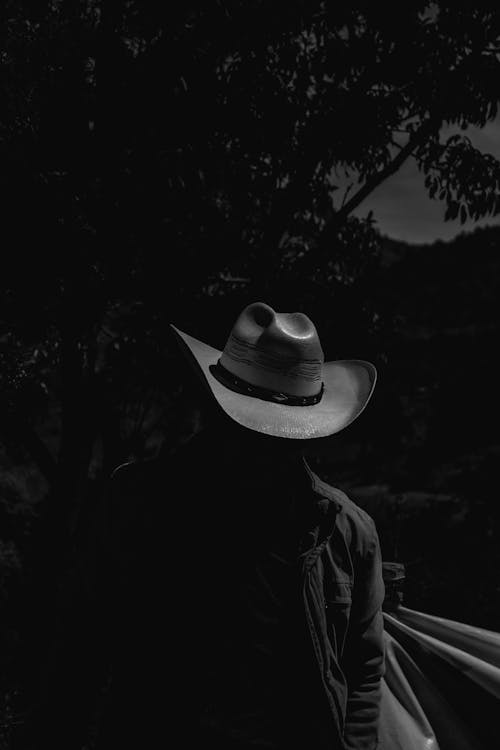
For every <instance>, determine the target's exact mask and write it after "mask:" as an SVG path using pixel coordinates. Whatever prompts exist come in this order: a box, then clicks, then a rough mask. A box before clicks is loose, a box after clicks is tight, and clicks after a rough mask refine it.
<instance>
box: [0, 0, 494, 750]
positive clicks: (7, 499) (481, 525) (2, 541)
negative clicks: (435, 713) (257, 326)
mask: <svg viewBox="0 0 500 750" xmlns="http://www.w3.org/2000/svg"><path fill="white" fill-rule="evenodd" d="M156 5H158V6H159V7H155V5H153V3H151V4H147V3H138V2H134V1H133V0H132V1H131V2H121V3H120V2H115V3H110V4H108V6H107V7H104V3H101V2H97V0H96V1H94V0H85V1H82V2H76V1H72V2H69V1H67V2H61V1H59V2H56V0H54V1H53V2H6V3H3V4H2V8H1V10H0V22H1V28H2V34H1V41H0V52H1V76H2V78H1V96H2V105H1V108H0V151H1V165H2V168H1V170H0V182H1V183H2V188H3V191H2V193H3V197H2V203H1V208H2V214H1V215H2V239H3V242H2V273H1V277H0V308H1V316H0V386H1V387H0V468H1V471H0V602H1V609H2V616H1V618H0V664H1V678H0V683H1V694H0V708H1V711H0V716H1V718H0V722H1V723H0V738H2V742H3V744H1V742H0V747H5V748H7V747H9V746H10V745H9V737H10V734H11V731H13V728H14V727H15V725H16V723H20V722H22V721H23V718H22V717H23V711H24V710H25V708H26V706H29V701H30V692H29V685H30V680H31V679H32V677H31V673H32V669H33V667H32V664H33V663H35V662H36V660H34V661H33V660H30V658H29V655H30V654H36V653H40V652H41V651H43V648H44V644H46V643H47V642H49V641H50V637H51V633H52V629H53V626H54V617H55V615H54V602H55V600H56V596H57V594H56V592H57V587H58V581H59V580H60V579H61V576H62V575H63V573H64V571H65V569H66V568H67V567H68V566H69V565H70V564H71V561H72V559H73V556H74V551H75V545H76V546H77V542H78V540H80V539H82V538H85V535H86V534H90V531H89V529H92V528H93V523H94V519H95V518H96V517H97V515H98V510H99V502H100V498H101V497H102V495H101V489H102V486H103V484H104V483H105V481H106V478H107V477H108V476H109V474H110V472H111V471H112V469H113V468H114V467H115V466H117V465H118V464H119V463H121V462H123V461H127V460H133V459H142V458H146V457H150V456H154V455H157V454H158V453H162V454H165V455H168V454H170V453H171V452H172V451H173V450H175V447H176V445H178V444H179V442H180V441H183V440H186V439H189V436H190V435H191V434H192V433H193V432H194V431H196V429H197V425H198V423H197V410H196V402H195V401H193V398H192V393H191V391H190V390H189V388H188V387H186V383H185V378H184V375H183V372H184V371H183V368H182V367H181V366H180V364H179V361H178V355H177V351H176V349H175V347H174V345H173V343H172V340H171V338H170V336H169V332H168V324H169V323H170V322H174V323H175V324H176V325H177V326H179V327H180V328H182V329H183V330H186V331H188V332H189V333H191V334H193V335H195V336H198V337H199V338H201V339H203V340H205V341H207V342H209V343H211V344H212V345H214V346H217V347H219V348H222V347H223V346H224V343H225V340H226V337H227V335H228V333H229V330H230V329H231V327H232V324H233V322H234V320H235V318H236V316H237V315H238V313H239V312H240V311H241V309H242V307H243V306H244V305H246V304H248V303H250V302H253V301H257V300H262V301H265V302H267V303H268V304H271V305H272V306H273V307H274V308H275V309H277V310H279V311H295V310H301V311H303V312H305V313H307V314H308V315H309V316H310V317H311V318H312V319H313V320H314V322H315V323H316V325H317V328H318V331H319V333H320V337H321V340H322V343H323V348H324V350H325V355H326V358H327V359H335V358H338V359H341V358H350V357H353V358H363V359H368V360H371V361H373V362H374V363H375V364H376V366H377V368H378V371H379V381H378V385H377V389H376V392H375V395H374V397H373V399H372V401H371V403H370V405H369V407H368V408H367V410H366V411H365V412H364V413H363V415H362V417H361V418H360V419H359V420H358V421H356V422H355V423H354V424H353V425H352V426H351V427H349V428H348V429H347V430H346V431H345V432H343V433H341V434H340V435H338V436H335V437H334V438H332V439H329V440H327V441H325V442H324V444H323V445H322V447H321V449H320V450H318V453H317V455H316V456H315V457H314V459H313V463H314V465H315V466H316V468H317V469H318V471H320V473H322V475H323V476H324V478H326V479H328V480H330V481H331V482H332V483H333V484H335V485H337V486H339V487H341V488H342V489H344V490H346V491H347V492H348V493H349V494H350V496H351V497H352V498H353V499H355V500H356V501H358V502H359V504H360V505H362V506H363V507H365V508H366V509H367V510H368V511H369V512H370V513H371V514H372V515H373V517H374V518H375V520H376V522H377V525H378V528H379V533H380V537H381V542H382V551H383V557H384V560H386V561H397V562H402V563H404V564H405V566H406V575H407V578H406V584H405V603H406V604H407V605H408V606H409V607H413V608H415V609H419V610H421V611H424V612H429V613H434V614H438V615H442V616H445V617H451V618H454V619H457V620H461V621H463V622H467V623H471V624H475V625H479V626H483V627H486V628H490V629H493V630H497V631H498V630H500V614H499V613H500V582H499V578H498V570H499V564H500V552H499V545H498V538H499V525H500V509H499V506H498V500H497V486H496V485H497V482H496V472H495V469H496V466H497V463H498V460H499V458H500V439H499V437H498V433H497V425H498V416H499V409H498V407H499V399H500V396H499V389H498V386H497V372H498V370H497V366H496V359H497V357H496V354H497V347H498V335H499V327H500V319H499V310H498V298H499V291H500V268H499V264H500V260H499V255H498V245H499V241H500V228H499V227H496V226H491V227H486V228H484V227H482V228H480V229H479V228H478V229H476V230H474V231H468V232H467V233H459V234H457V236H456V237H455V238H454V239H452V240H450V241H448V242H441V241H436V242H434V243H429V244H426V245H416V244H413V245H411V244H406V243H403V242H398V241H396V240H393V239H391V238H390V237H387V236H385V235H384V234H383V232H381V231H380V228H379V226H378V225H377V216H376V215H373V214H371V213H368V215H367V216H365V217H362V216H360V215H359V207H360V205H362V204H363V201H365V200H366V199H367V198H369V196H370V195H371V194H372V193H373V192H374V191H375V190H377V189H378V188H380V186H381V185H383V184H384V183H385V181H387V180H390V179H391V177H392V176H393V175H394V174H396V173H397V170H398V169H399V168H400V167H401V166H402V165H404V164H405V163H407V162H408V160H414V161H415V163H416V165H417V167H418V170H419V174H420V176H421V180H422V183H423V184H424V185H425V188H426V190H427V191H428V194H429V196H430V198H431V199H433V200H436V201H439V202H440V205H441V206H442V212H443V220H447V221H460V222H462V223H465V222H466V221H468V222H469V224H468V226H470V225H471V224H470V222H474V221H477V220H479V219H484V218H487V217H494V216H496V215H498V214H499V213H500V198H499V191H500V163H499V162H498V160H497V159H496V158H495V157H494V156H492V155H491V154H488V153H482V152H481V151H480V150H478V149H476V148H475V147H474V146H473V144H472V142H471V141H470V140H469V139H468V137H467V135H466V133H465V129H466V128H467V127H468V126H474V127H476V128H481V127H482V126H484V125H485V124H486V123H487V122H489V121H493V120H494V119H495V118H496V115H497V105H498V100H499V96H500V94H499V86H500V84H499V81H500V64H499V60H498V53H499V49H500V43H499V33H500V14H499V12H498V11H497V10H495V6H496V4H495V3H486V2H485V3H475V4H474V5H473V6H468V7H467V8H457V7H453V6H452V4H448V3H445V2H443V3H426V2H407V3H404V4H402V3H390V2H388V3H385V4H383V6H380V4H370V3H356V4H354V5H350V7H349V8H345V7H344V8H343V7H340V6H338V5H337V4H333V3H328V2H323V3H321V2H303V3H301V2H297V3H289V2H288V3H284V2H271V3H269V2H262V1H261V2H243V1H241V2H229V1H228V2H212V3H188V4H180V3H179V4H177V5H173V6H172V5H170V4H169V5H168V6H167V4H163V3H158V4H156ZM162 6H164V7H162ZM450 125H452V126H456V132H455V134H454V135H452V136H447V137H446V138H444V137H443V136H442V132H443V128H449V126H450ZM27 655H28V656H27Z"/></svg>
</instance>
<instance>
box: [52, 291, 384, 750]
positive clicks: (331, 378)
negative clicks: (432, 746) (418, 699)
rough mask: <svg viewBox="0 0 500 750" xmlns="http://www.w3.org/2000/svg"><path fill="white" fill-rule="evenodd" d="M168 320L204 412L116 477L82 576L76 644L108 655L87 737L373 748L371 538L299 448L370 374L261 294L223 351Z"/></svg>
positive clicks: (339, 424)
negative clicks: (106, 684)
mask: <svg viewBox="0 0 500 750" xmlns="http://www.w3.org/2000/svg"><path fill="white" fill-rule="evenodd" d="M172 328H173V331H174V336H175V338H176V340H177V341H178V343H179V345H180V347H181V350H182V356H183V357H185V361H186V362H188V363H189V364H191V365H192V367H193V371H194V373H195V375H196V376H197V378H198V380H199V383H200V385H201V386H202V388H203V389H204V393H205V398H206V404H205V408H204V410H203V411H204V414H205V422H206V423H207V422H208V424H206V427H205V429H203V430H201V432H200V433H199V434H198V435H197V436H196V437H194V438H193V439H192V440H191V441H189V442H188V443H187V444H185V445H184V446H183V447H182V448H181V449H180V450H179V451H178V452H177V453H176V454H175V455H174V456H170V457H169V459H168V460H167V461H165V460H162V459H158V460H155V461H151V462H145V463H141V464H129V465H125V466H123V467H121V468H119V469H118V470H116V471H115V472H114V475H113V477H112V481H111V495H110V502H109V505H107V506H106V507H107V508H108V509H109V525H108V528H109V534H108V535H107V534H104V535H103V541H102V545H101V549H102V555H101V560H102V561H103V562H102V563H101V564H100V567H99V566H98V569H97V570H96V575H95V582H94V584H92V583H91V584H90V585H89V587H88V588H89V589H90V590H91V592H92V594H91V597H90V599H91V600H92V601H93V602H94V604H93V607H94V610H95V611H97V613H98V615H97V616H95V617H88V616H87V617H86V619H85V622H86V623H87V625H88V627H87V626H86V634H85V635H84V636H83V637H82V638H81V639H77V640H80V641H81V643H82V648H83V649H84V651H85V653H88V654H89V659H87V658H83V659H82V658H81V656H80V659H79V663H80V664H81V663H82V662H83V663H84V664H87V662H88V664H89V665H91V664H92V662H96V661H99V658H97V659H96V657H95V654H96V653H100V654H105V655H106V658H107V659H108V660H109V663H110V665H111V687H110V688H109V689H108V693H107V697H106V701H105V704H104V707H103V708H102V709H101V714H102V716H101V718H100V720H99V722H98V724H99V725H100V729H99V739H98V740H97V747H99V748H101V749H102V748H106V750H108V748H110V749H111V748H114V747H117V748H121V750H123V749H124V748H134V750H139V748H140V749H141V750H142V748H144V749H145V750H149V748H156V747H158V748H160V747H173V748H186V749H187V748H199V749H200V750H208V749H209V748H214V750H215V749H217V750H224V749H226V750H236V749H237V748H240V749H241V750H244V749H245V750H250V748H262V750H264V748H266V749H267V750H284V749H285V748H287V750H299V748H300V749H301V750H326V748H328V750H337V749H339V750H340V749H341V748H350V749H352V750H354V749H355V748H356V749H359V750H373V749H374V748H376V746H377V725H378V717H379V707H380V681H381V677H382V674H383V668H384V648H383V638H382V631H383V624H382V615H381V605H382V600H383V595H384V586H383V582H382V574H381V559H380V549H379V543H378V537H377V533H376V530H375V526H374V523H373V521H372V520H371V518H370V517H369V516H368V515H367V514H366V513H364V512H363V511H362V510H361V509H360V508H358V507H357V506H356V505H354V503H352V502H351V501H350V500H349V499H348V498H347V497H346V495H345V494H344V493H343V492H341V491H340V490H338V489H335V488H333V487H330V486H329V485H327V484H326V483H324V482H323V481H321V480H320V479H319V478H318V477H317V476H316V475H315V474H314V473H313V472H312V471H311V469H310V468H309V465H308V463H307V461H306V459H305V448H306V447H307V446H308V445H311V444H314V443H315V441H316V440H319V439H324V438H327V437H328V436H330V435H333V434H335V433H337V432H339V431H340V430H342V429H344V428H345V427H346V426H347V425H348V424H350V423H351V422H352V421H353V420H354V419H356V418H357V417H358V416H359V414H360V413H361V411H362V410H363V409H364V407H365V406H366V404H367V402H368V400H369V398H370V396H371V393H372V391H373V387H374V383H375V378H376V373H375V368H374V367H373V365H371V364H369V363H367V362H364V361H360V360H356V361H345V360H343V361H335V362H324V356H323V351H322V348H321V344H320V341H319V337H318V334H317V331H316V329H315V327H314V325H313V323H312V321H311V320H310V319H309V318H308V317H307V316H306V315H303V314H301V313H294V314H285V313H277V312H275V311H274V310H273V309H272V308H271V307H270V306H269V305H266V304H264V303H254V304H252V305H249V306H248V307H246V308H245V309H244V310H243V311H242V313H241V315H240V316H239V318H238V320H237V321H236V323H235V325H234V326H233V329H232V331H231V332H230V335H229V337H228V340H227V343H226V346H225V348H224V351H223V352H220V351H218V350H217V349H215V348H213V347H211V346H209V345H207V344H205V343H203V342H201V341H198V340H197V339H195V338H193V337H191V336H189V335H188V334H186V333H183V332H182V331H179V330H178V329H176V328H174V327H172ZM103 528H104V527H103ZM91 622H92V623H93V625H89V623H91ZM85 642H87V645H86V646H85ZM92 644H94V645H92ZM96 644H99V646H97V645H96ZM91 654H92V655H93V656H92V658H90V655H91ZM101 661H102V658H101ZM89 669H90V671H92V669H93V668H92V667H91V666H90V667H89ZM85 679H87V681H89V680H88V678H83V677H82V681H81V684H83V683H84V682H85ZM72 700H73V701H74V699H72ZM82 700H83V699H82ZM65 742H66V745H65V747H67V748H69V747H70V744H69V743H68V741H67V740H65ZM54 746H55V745H54ZM61 746H62V745H61ZM71 747H72V745H71Z"/></svg>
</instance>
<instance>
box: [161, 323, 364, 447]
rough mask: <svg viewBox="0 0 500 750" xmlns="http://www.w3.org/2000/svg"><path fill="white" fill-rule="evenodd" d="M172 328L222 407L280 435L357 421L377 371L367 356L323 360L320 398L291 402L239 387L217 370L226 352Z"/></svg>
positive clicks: (326, 431) (331, 430)
mask: <svg viewBox="0 0 500 750" xmlns="http://www.w3.org/2000/svg"><path fill="white" fill-rule="evenodd" d="M171 328H172V329H173V330H174V332H175V333H176V334H177V336H178V337H179V339H180V341H181V342H182V343H183V344H184V345H185V348H184V347H183V348H184V353H185V354H186V355H192V357H194V360H195V364H197V365H198V367H197V368H196V370H197V372H198V375H199V376H200V377H201V378H202V380H203V382H204V384H205V385H206V386H208V388H209V390H210V392H211V393H212V395H213V397H214V398H215V399H216V401H217V403H218V404H219V406H220V407H221V409H223V411H224V412H225V413H226V414H227V415H228V416H229V417H230V418H231V419H233V420H234V421H235V422H237V423H238V424H240V425H242V426H243V427H246V428H248V429H250V430H255V431H256V432H262V433H264V434H266V435H271V436H274V437H281V438H289V439H290V438H292V439H298V440H306V439H311V438H321V437H327V436H328V435H333V434H335V433H336V432H340V430H343V429H344V428H345V427H347V426H348V425H349V424H351V422H353V421H354V420H355V419H356V418H357V417H359V415H360V414H361V412H362V411H363V409H364V408H365V406H366V404H367V403H368V401H369V399H370V397H371V395H372V393H373V389H374V387H375V382H376V379H377V371H376V369H375V367H374V365H372V364H371V362H365V361H364V360H360V359H355V360H335V361H333V362H325V363H324V365H323V383H324V392H323V396H322V398H321V401H320V402H319V403H317V404H314V405H311V406H287V405H285V404H277V403H274V402H272V401H265V400H263V399H260V398H255V397H253V396H247V395H245V394H242V393H237V392H235V391H233V390H231V389H230V388H227V387H226V386H225V385H223V384H222V383H221V382H219V380H217V378H215V377H214V375H212V373H211V371H210V367H211V366H213V365H215V364H217V362H218V360H219V358H220V356H221V354H222V352H221V351H219V350H218V349H215V348H214V347H212V346H210V345H209V344H205V343H203V341H199V340H198V339H196V338H194V337H193V336H190V335H189V334H187V333H184V332H183V331H180V330H179V329H178V328H176V327H175V326H173V325H171Z"/></svg>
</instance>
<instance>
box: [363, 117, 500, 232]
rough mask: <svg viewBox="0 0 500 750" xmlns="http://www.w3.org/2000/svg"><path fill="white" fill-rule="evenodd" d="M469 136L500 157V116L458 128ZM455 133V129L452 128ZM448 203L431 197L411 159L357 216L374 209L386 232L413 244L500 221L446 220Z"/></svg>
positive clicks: (477, 145)
mask: <svg viewBox="0 0 500 750" xmlns="http://www.w3.org/2000/svg"><path fill="white" fill-rule="evenodd" d="M455 130H456V132H460V133H463V134H465V135H467V136H468V137H469V138H470V139H471V141H472V144H473V145H474V146H475V147H476V148H479V149H480V150H481V151H484V152H486V153H490V154H493V155H494V156H496V157H497V159H499V160H500V115H499V116H498V117H497V119H496V120H494V121H492V122H489V123H487V124H486V126H485V127H484V128H481V129H479V128H473V127H471V128H468V129H467V130H466V131H460V130H458V129H455ZM450 134H451V130H450ZM445 208H446V206H445V204H444V203H442V202H441V201H438V200H431V199H430V198H429V197H428V195H427V192H426V190H425V188H424V176H423V175H421V174H420V173H419V172H418V170H417V166H416V164H415V161H414V160H413V159H408V160H407V161H406V162H405V164H403V166H402V167H401V168H400V170H399V171H398V172H397V173H396V174H395V175H393V176H392V177H391V178H390V179H388V180H386V181H385V182H384V183H383V184H382V185H380V186H379V187H378V188H377V189H376V190H374V191H373V193H372V194H371V195H370V196H368V198H366V200H365V201H363V203H361V204H360V206H358V208H357V209H356V211H354V213H355V215H357V216H366V215H367V214H368V212H369V211H370V210H372V211H373V216H374V219H376V221H377V226H378V228H379V230H380V231H381V233H382V234H384V235H388V236H389V237H393V238H394V239H398V240H405V241H406V242H412V243H425V242H433V241H434V240H436V239H444V240H449V239H451V238H452V237H455V236H456V235H457V234H459V233H460V232H464V231H471V230H473V229H474V228H475V227H476V226H484V225H488V224H490V225H491V224H500V216H496V217H489V218H486V219H482V220H480V221H478V222H473V221H467V222H466V223H465V224H460V221H459V220H456V221H446V222H445V221H444V212H445Z"/></svg>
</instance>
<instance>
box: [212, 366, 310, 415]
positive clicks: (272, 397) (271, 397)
mask: <svg viewBox="0 0 500 750" xmlns="http://www.w3.org/2000/svg"><path fill="white" fill-rule="evenodd" d="M209 369H210V372H211V373H212V375H213V376H214V377H215V378H217V380H218V381H219V383H222V385H225V386H226V388H229V389H230V390H232V391H236V393H242V394H244V395H245V396H252V397H253V398H260V399H262V400H263V401H273V402H274V403H276V404H282V405H284V406H314V404H319V402H320V401H321V398H322V396H323V391H324V390H325V384H324V383H321V388H320V390H319V392H318V393H315V394H314V395H313V396H289V395H288V394H287V393H279V392H278V391H272V390H270V389H269V388H261V387H259V386H257V385H252V384H251V383H248V382H247V381H246V380H243V379H242V378H239V377H238V376H237V375H233V373H232V372H229V370H226V368H225V367H224V365H221V362H220V359H219V361H218V362H217V364H215V365H210V368H209Z"/></svg>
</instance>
